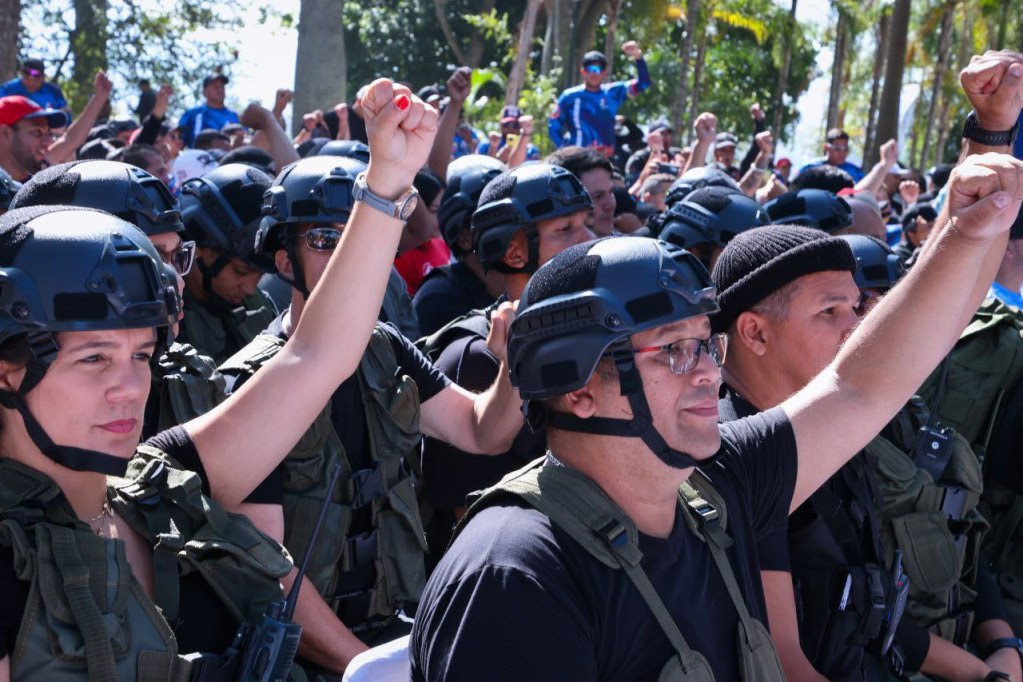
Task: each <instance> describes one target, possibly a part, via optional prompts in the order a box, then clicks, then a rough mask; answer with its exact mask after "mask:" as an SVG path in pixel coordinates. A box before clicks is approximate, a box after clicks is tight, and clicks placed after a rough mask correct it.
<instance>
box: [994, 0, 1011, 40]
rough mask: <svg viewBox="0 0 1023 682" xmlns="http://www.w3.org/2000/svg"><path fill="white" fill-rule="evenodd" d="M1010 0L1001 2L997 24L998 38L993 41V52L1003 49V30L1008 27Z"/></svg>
mask: <svg viewBox="0 0 1023 682" xmlns="http://www.w3.org/2000/svg"><path fill="white" fill-rule="evenodd" d="M1011 4H1012V0H1002V19H1001V21H999V22H998V38H997V39H996V41H995V46H994V49H995V50H1003V49H1005V29H1006V28H1007V27H1008V25H1009V5H1011Z"/></svg>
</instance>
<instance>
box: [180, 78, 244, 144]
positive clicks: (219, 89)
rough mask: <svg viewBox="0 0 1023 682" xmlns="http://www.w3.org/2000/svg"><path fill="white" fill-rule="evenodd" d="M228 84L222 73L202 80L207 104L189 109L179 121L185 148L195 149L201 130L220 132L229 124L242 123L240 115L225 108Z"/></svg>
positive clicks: (203, 93) (203, 94)
mask: <svg viewBox="0 0 1023 682" xmlns="http://www.w3.org/2000/svg"><path fill="white" fill-rule="evenodd" d="M227 83H228V80H227V76H225V75H224V74H221V73H214V74H210V75H209V76H206V77H205V78H203V79H202V96H203V97H205V98H206V103H205V104H202V105H201V106H198V107H193V108H191V109H189V110H188V111H186V112H185V113H184V114H183V115H182V116H181V120H180V121H178V127H179V128H181V134H182V139H183V140H184V142H185V146H187V147H194V146H195V136H196V135H198V134H199V131H201V130H206V129H207V128H212V129H213V130H220V129H221V128H223V127H224V126H226V125H227V124H228V123H241V121H240V120H238V114H236V113H235V112H233V111H231V110H230V109H228V108H227V107H225V106H224V86H225V85H227Z"/></svg>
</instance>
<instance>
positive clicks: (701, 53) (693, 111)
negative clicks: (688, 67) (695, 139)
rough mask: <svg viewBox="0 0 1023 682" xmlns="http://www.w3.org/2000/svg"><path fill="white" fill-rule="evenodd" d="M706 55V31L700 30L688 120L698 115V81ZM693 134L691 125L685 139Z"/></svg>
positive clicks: (694, 118)
mask: <svg viewBox="0 0 1023 682" xmlns="http://www.w3.org/2000/svg"><path fill="white" fill-rule="evenodd" d="M706 57H707V32H706V31H701V32H700V44H699V47H697V48H696V66H695V67H694V68H693V94H692V96H691V97H690V99H692V103H691V104H690V107H689V120H690V121H695V120H696V117H697V116H699V115H700V81H701V80H703V61H704V59H706ZM692 135H693V131H692V127H690V129H689V130H687V131H686V139H687V140H691V139H692Z"/></svg>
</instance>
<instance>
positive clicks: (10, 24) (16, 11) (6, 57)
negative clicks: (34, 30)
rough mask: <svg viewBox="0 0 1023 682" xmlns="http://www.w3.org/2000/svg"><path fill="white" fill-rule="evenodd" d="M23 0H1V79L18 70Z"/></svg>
mask: <svg viewBox="0 0 1023 682" xmlns="http://www.w3.org/2000/svg"><path fill="white" fill-rule="evenodd" d="M20 24H21V0H0V80H5V81H6V80H9V79H11V78H14V74H16V73H17V72H18V30H19V29H20V28H21V26H20Z"/></svg>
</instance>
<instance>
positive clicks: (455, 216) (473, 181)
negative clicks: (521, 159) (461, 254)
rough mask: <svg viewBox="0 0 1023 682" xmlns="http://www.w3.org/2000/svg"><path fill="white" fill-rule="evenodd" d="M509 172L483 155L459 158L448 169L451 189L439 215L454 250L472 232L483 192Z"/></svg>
mask: <svg viewBox="0 0 1023 682" xmlns="http://www.w3.org/2000/svg"><path fill="white" fill-rule="evenodd" d="M506 170H508V167H507V166H506V165H504V164H503V163H501V162H500V161H498V160H497V159H495V158H494V157H492V156H485V155H483V154H468V155H466V156H462V157H459V158H457V159H455V160H454V161H452V162H451V164H450V165H449V166H448V175H447V188H446V189H445V190H444V198H443V199H441V202H440V210H439V211H437V223H438V224H439V225H440V231H441V234H442V235H444V241H445V242H446V243H447V245H448V246H449V247H450V248H452V249H454V248H455V242H457V241H458V236H459V235H460V234H461V233H462V231H463V230H468V229H469V227H470V221H471V219H472V214H473V211H475V210H476V206H477V205H478V204H479V200H480V194H481V193H482V192H483V188H484V187H486V185H487V183H488V182H490V181H491V180H493V179H494V178H496V177H497V176H498V175H500V174H501V173H503V172H504V171H506Z"/></svg>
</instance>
